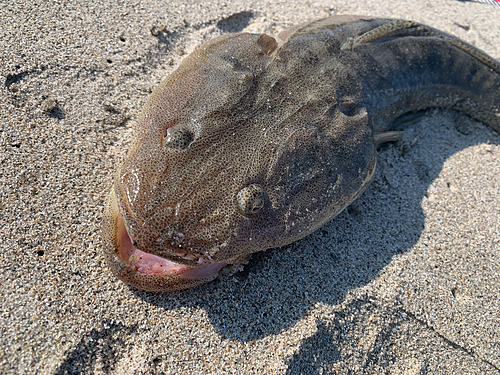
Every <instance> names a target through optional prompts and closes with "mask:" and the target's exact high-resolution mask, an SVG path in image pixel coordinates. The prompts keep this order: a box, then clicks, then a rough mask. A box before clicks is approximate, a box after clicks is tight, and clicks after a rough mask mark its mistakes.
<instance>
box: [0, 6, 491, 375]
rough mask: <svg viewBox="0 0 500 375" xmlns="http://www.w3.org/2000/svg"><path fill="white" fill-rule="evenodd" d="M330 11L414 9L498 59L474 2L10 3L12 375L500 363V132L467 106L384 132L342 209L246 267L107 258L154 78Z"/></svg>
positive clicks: (0, 52) (1, 149)
mask: <svg viewBox="0 0 500 375" xmlns="http://www.w3.org/2000/svg"><path fill="white" fill-rule="evenodd" d="M333 14H364V15H369V16H373V17H379V18H380V17H388V18H405V19H412V20H415V21H418V22H421V23H424V24H427V25H430V26H432V27H435V28H437V29H440V30H443V31H445V32H447V33H450V34H453V35H456V36H457V37H459V38H461V39H463V40H465V41H467V42H470V43H472V44H473V45H475V46H476V47H478V48H481V49H482V50H484V51H486V52H487V53H488V54H489V55H491V56H493V57H495V58H497V59H498V58H500V50H499V46H500V32H498V27H499V26H498V22H497V19H496V18H495V17H494V16H493V14H495V12H493V11H492V8H491V6H489V5H487V4H481V3H478V2H477V3H476V2H460V1H455V0H437V1H433V2H424V3H422V2H415V1H398V2H393V1H381V2H369V1H366V0H360V1H356V2H352V1H333V2H332V1H314V2H312V3H311V2H308V3H306V2H291V1H279V0H275V1H245V2H242V1H232V2H228V3H221V2H213V3H208V2H203V3H201V2H192V1H189V2H187V1H186V2H181V1H171V2H164V1H155V2H143V1H112V2H110V1H99V0H97V1H92V2H85V1H52V2H40V3H39V4H35V3H33V2H32V1H29V2H28V1H25V2H23V1H5V2H3V3H2V6H1V7H0V23H1V25H2V27H0V42H1V43H0V75H1V77H2V79H1V80H0V103H1V105H0V128H1V132H0V160H1V161H2V166H1V172H2V173H1V174H0V181H1V184H2V188H1V189H0V213H1V216H0V223H1V225H0V227H1V229H2V230H1V231H0V248H1V251H0V259H1V263H0V264H1V266H0V287H1V288H0V293H1V297H2V303H1V304H0V372H1V373H2V374H33V373H36V374H71V373H77V372H79V373H96V374H102V373H114V374H130V373H134V374H141V373H146V374H150V373H153V374H161V373H164V374H179V373H189V374H207V373H212V374H241V373H246V374H300V373H313V374H315V373H339V374H345V373H348V372H349V371H350V373H365V374H378V373H381V374H382V373H384V374H385V373H403V374H404V373H406V374H419V373H432V374H436V373H437V374H440V373H460V374H498V373H499V369H500V358H499V351H500V346H499V343H500V339H499V332H500V326H499V322H500V316H499V311H500V308H499V302H498V301H499V300H500V294H499V293H500V288H499V285H500V276H499V275H500V272H499V269H500V264H499V257H498V248H499V244H500V238H499V233H500V224H499V219H498V218H499V217H500V207H499V202H500V195H499V193H500V192H499V189H498V186H500V180H499V174H498V173H497V171H498V170H500V164H499V163H500V162H499V161H500V150H499V144H500V137H499V136H498V135H497V134H496V133H495V132H494V131H493V130H491V129H490V128H488V127H486V126H484V125H483V124H481V123H478V122H476V121H473V120H471V119H469V118H468V117H465V116H461V115H457V114H456V113H453V112H447V111H431V112H430V113H427V114H426V115H425V116H424V117H423V118H422V119H421V120H420V121H418V122H417V123H416V124H415V125H414V126H412V127H411V128H410V129H409V130H408V131H407V132H406V133H405V136H404V138H403V140H402V141H400V142H399V143H397V144H395V145H390V146H384V148H383V149H382V150H381V152H380V153H379V164H378V171H377V172H376V175H375V179H374V182H373V184H372V185H371V187H370V188H369V189H368V190H367V191H366V192H365V194H363V196H362V197H361V198H360V199H359V200H358V201H357V202H356V203H354V205H353V206H351V207H350V208H349V209H348V210H346V211H344V212H343V213H342V214H341V216H340V217H339V218H338V219H336V220H334V221H332V222H331V223H329V224H327V225H325V226H324V227H323V228H321V229H320V230H319V231H317V232H315V233H313V234H311V235H309V236H308V237H306V238H305V239H303V240H301V241H298V242H297V243H295V244H292V245H290V246H286V247H284V248H282V249H276V250H273V251H271V252H263V253H258V254H255V255H254V256H253V258H252V262H251V263H250V264H248V265H247V266H245V269H244V271H243V272H239V273H236V274H234V275H232V276H223V277H222V278H220V279H218V280H215V281H214V282H212V283H209V284H207V285H204V286H201V287H199V288H196V289H192V290H187V291H182V292H172V293H146V292H138V291H136V290H133V289H131V288H128V287H127V286H125V284H123V283H120V282H117V281H116V279H115V278H114V277H113V276H112V275H110V273H109V272H108V270H107V268H106V265H105V262H104V261H103V260H102V258H101V255H100V253H101V237H100V223H101V219H102V217H101V214H102V212H103V209H104V203H105V199H106V197H107V194H108V192H109V189H110V187H111V185H110V180H109V178H110V176H112V175H113V173H114V172H115V171H116V166H117V165H118V164H119V162H120V160H122V158H123V157H124V155H125V151H126V149H127V148H128V146H129V144H128V142H129V141H130V140H131V139H132V136H133V131H132V125H133V124H134V122H135V121H136V120H137V114H138V113H139V111H140V110H141V108H142V107H143V105H144V103H145V101H146V99H147V97H148V95H149V94H150V93H151V89H152V88H154V87H156V86H157V85H158V84H159V82H160V81H161V79H162V78H163V77H165V76H166V75H167V74H168V73H170V72H172V71H173V70H174V69H175V68H176V67H177V66H178V64H179V63H180V61H181V60H182V59H183V58H185V57H186V55H187V54H189V53H190V52H191V51H192V50H193V49H194V48H195V47H197V46H199V45H200V44H201V43H202V42H203V41H204V40H208V39H211V38H213V37H214V36H216V35H218V34H220V33H222V32H237V31H242V30H243V31H246V32H254V33H264V32H265V33H268V34H270V35H277V34H278V33H279V32H280V31H282V30H284V29H286V28H287V27H289V26H292V25H296V24H299V23H301V22H304V21H307V20H311V19H317V18H322V17H327V16H329V15H333ZM303 254H309V256H308V257H307V258H305V257H304V256H303Z"/></svg>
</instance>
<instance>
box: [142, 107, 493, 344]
mask: <svg viewBox="0 0 500 375" xmlns="http://www.w3.org/2000/svg"><path fill="white" fill-rule="evenodd" d="M454 124H455V125H454ZM488 142H489V143H491V144H495V145H498V144H499V143H500V137H498V134H496V133H495V131H493V130H492V129H490V128H488V127H487V126H486V125H483V124H481V123H479V122H477V121H474V120H472V119H470V118H469V117H467V116H465V115H461V114H458V113H456V112H453V111H432V110H431V111H429V112H427V113H426V115H425V116H424V117H423V118H422V119H421V120H420V121H419V122H418V123H416V124H414V125H412V126H410V127H409V128H408V129H406V133H405V136H404V137H403V139H402V140H400V141H398V142H397V143H395V144H390V145H383V146H382V149H381V150H379V164H378V170H377V172H376V176H375V180H374V182H373V183H372V185H371V186H370V187H369V188H368V190H367V191H366V192H365V193H364V194H363V195H362V196H361V197H360V198H359V199H358V200H357V201H356V202H354V203H353V205H351V206H350V207H349V208H348V209H347V210H345V211H344V212H343V213H341V214H340V215H339V216H338V217H337V218H336V219H334V220H332V221H330V222H329V223H327V224H326V225H324V226H323V227H322V228H321V229H319V230H318V231H316V232H315V233H313V234H311V235H309V236H307V237H306V238H304V239H302V240H300V241H297V242H295V243H293V244H291V245H288V246H285V247H283V248H281V249H273V250H269V251H266V252H261V253H257V254H254V255H253V256H252V258H251V260H250V262H249V263H248V265H246V266H245V267H244V270H243V271H241V272H238V273H236V274H234V275H229V276H222V277H219V278H218V279H217V280H215V281H213V282H211V283H208V284H206V285H203V286H201V287H198V288H195V289H192V290H186V291H180V292H171V293H146V292H141V291H137V290H135V289H134V293H135V294H136V296H137V297H138V298H141V299H143V300H145V301H147V302H148V303H151V304H154V305H156V306H158V307H161V308H163V309H165V310H170V309H176V308H178V307H181V306H182V307H194V308H202V309H205V310H206V311H207V313H208V316H209V319H210V320H211V323H212V324H213V327H214V328H215V329H216V330H217V331H218V332H219V334H220V335H221V336H222V337H223V338H226V339H230V340H235V341H239V342H250V341H254V340H258V339H261V338H264V337H267V336H270V335H276V334H279V333H281V332H283V331H285V330H287V329H288V328H290V327H292V326H294V325H295V324H296V323H297V322H298V321H299V320H301V319H303V318H304V316H307V315H308V312H309V311H310V310H311V309H313V308H314V305H315V304H317V303H323V304H329V305H335V304H339V303H341V302H342V301H343V300H344V298H345V296H346V294H347V293H348V292H349V291H350V290H353V289H356V288H359V287H362V286H364V285H366V284H367V283H369V282H370V281H371V280H373V279H374V278H376V277H377V275H378V274H379V273H380V272H381V271H382V270H383V268H384V267H385V266H386V265H387V264H389V263H390V262H391V260H392V259H393V258H394V257H395V256H397V255H398V254H402V253H404V252H407V251H408V250H409V249H411V248H412V247H413V246H414V245H415V243H416V242H417V241H418V240H419V238H420V236H421V234H422V231H423V229H424V223H425V215H424V213H423V211H422V207H421V201H422V199H423V198H424V196H426V195H427V194H428V190H429V188H430V185H431V184H432V183H433V181H434V180H435V179H436V177H437V176H438V175H439V173H440V172H441V170H442V167H443V163H444V161H445V160H446V159H447V158H449V157H450V156H452V155H453V154H455V153H457V152H459V151H461V150H462V149H464V148H467V147H470V146H474V145H477V144H481V143H488ZM431 189H432V188H431Z"/></svg>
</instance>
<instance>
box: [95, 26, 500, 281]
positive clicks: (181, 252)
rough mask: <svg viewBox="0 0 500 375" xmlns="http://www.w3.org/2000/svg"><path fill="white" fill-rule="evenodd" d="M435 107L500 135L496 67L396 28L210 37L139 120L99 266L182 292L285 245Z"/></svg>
mask: <svg viewBox="0 0 500 375" xmlns="http://www.w3.org/2000/svg"><path fill="white" fill-rule="evenodd" d="M428 107H440V108H451V109H456V110H459V111H462V112H465V113H466V114H468V115H470V116H472V117H474V118H476V119H479V120H481V121H483V122H485V123H487V124H489V125H491V126H492V127H493V128H494V129H495V130H497V131H499V132H500V64H499V63H498V62H497V61H496V60H494V59H493V58H491V57H489V56H488V55H486V54H485V53H484V52H482V51H480V50H478V49H476V48H474V47H472V46H471V45H469V44H467V43H465V42H463V41H461V40H460V39H457V38H455V37H453V36H451V35H448V34H445V33H443V32H441V31H439V30H436V29H433V28H431V27H428V26H425V25H421V24H418V23H415V22H412V21H405V20H390V19H373V18H368V17H356V16H336V17H330V18H326V19H322V20H317V21H312V22H309V23H306V24H303V25H299V26H296V27H293V28H291V29H288V30H285V31H284V32H283V33H281V34H280V35H278V36H277V37H276V38H273V37H271V36H268V35H266V34H248V33H237V34H226V35H222V36H220V37H217V38H214V39H212V40H211V41H208V42H206V43H205V44H203V45H202V46H201V47H199V48H198V49H197V50H195V51H194V52H193V53H192V54H191V55H189V56H188V57H187V58H186V59H185V60H184V61H183V62H182V63H181V65H180V66H179V68H178V69H177V70H176V71H174V72H173V73H172V74H171V75H170V76H168V77H167V78H166V79H165V80H164V81H162V83H161V84H160V85H159V86H158V88H156V89H155V91H154V92H153V93H152V95H151V97H150V98H149V100H148V101H147V103H146V105H145V107H144V109H143V111H142V114H141V116H140V118H139V120H138V122H137V125H136V129H135V139H134V141H133V143H132V145H131V147H130V149H129V151H128V154H127V156H126V158H125V160H124V161H123V162H122V164H121V165H120V166H119V168H118V170H117V172H116V175H115V178H114V184H113V187H112V189H111V192H110V195H109V199H108V203H107V206H106V209H105V214H104V220H103V248H104V255H105V258H106V260H107V263H108V265H109V266H110V268H111V270H112V271H113V273H114V274H115V275H117V277H118V278H120V279H121V280H123V281H125V282H127V283H129V284H131V285H133V286H135V287H137V288H139V289H144V290H150V291H167V290H178V289H184V288H189V287H193V286H196V285H199V284H202V283H205V282H208V281H210V280H212V279H214V278H215V277H216V276H217V275H218V273H219V271H220V270H221V269H223V268H228V267H233V269H236V268H237V267H238V265H240V264H242V263H244V262H246V261H247V260H248V258H249V256H250V255H251V254H252V253H254V252H257V251H262V250H266V249H269V248H273V247H278V246H283V245H286V244H289V243H292V242H294V241H296V240H298V239H300V238H302V237H304V236H306V235H308V234H309V233H312V232H313V231H315V230H316V229H318V228H320V227H321V226H322V225H323V224H324V223H325V222H327V221H329V220H331V219H332V218H334V217H335V216H337V215H338V214H339V213H340V212H341V211H342V210H343V209H344V208H346V207H347V206H348V205H349V204H350V203H351V202H352V201H353V200H355V199H356V198H358V197H359V196H360V195H361V194H362V192H363V191H364V190H365V189H366V188H367V186H368V185H369V183H370V182H371V180H372V177H373V174H374V172H375V167H376V145H377V143H378V142H380V139H382V140H383V139H384V134H387V132H389V131H392V130H395V129H393V128H391V126H393V124H394V123H395V120H396V119H397V118H399V117H400V116H402V115H404V114H405V113H408V112H413V111H418V110H421V109H425V108H428Z"/></svg>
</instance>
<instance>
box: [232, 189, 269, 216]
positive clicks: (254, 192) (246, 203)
mask: <svg viewBox="0 0 500 375" xmlns="http://www.w3.org/2000/svg"><path fill="white" fill-rule="evenodd" d="M236 200H237V201H238V208H239V209H240V212H241V213H242V214H243V215H245V216H246V217H254V216H256V215H258V214H259V213H261V212H262V210H263V209H264V206H265V201H266V193H265V192H264V190H263V189H262V188H261V187H260V186H259V185H255V184H252V185H248V186H247V187H245V188H243V189H241V190H240V191H239V193H238V194H237V195H236Z"/></svg>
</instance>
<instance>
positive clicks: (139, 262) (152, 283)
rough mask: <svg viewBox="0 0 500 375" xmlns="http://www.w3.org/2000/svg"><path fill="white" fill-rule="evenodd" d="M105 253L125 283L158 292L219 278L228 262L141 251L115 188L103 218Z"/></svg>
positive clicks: (113, 270)
mask: <svg viewBox="0 0 500 375" xmlns="http://www.w3.org/2000/svg"><path fill="white" fill-rule="evenodd" d="M103 248H104V255H105V258H106V261H107V263H108V266H109V267H110V269H111V271H112V272H113V273H114V274H115V276H117V277H118V278H119V279H120V280H122V281H123V282H125V283H127V284H129V285H132V286H134V287H136V288H138V289H142V290H146V291H154V292H163V291H173V290H182V289H187V288H192V287H195V286H197V285H200V284H204V283H207V282H209V281H211V280H213V279H215V278H216V277H217V276H218V274H219V271H220V270H221V269H222V268H224V267H226V266H228V263H223V262H209V261H208V260H207V259H206V258H205V257H203V256H198V261H197V262H196V263H195V265H192V266H190V265H185V264H181V263H176V262H173V261H172V260H168V259H165V258H162V257H160V256H157V255H154V254H151V253H148V252H147V251H144V250H140V249H138V248H136V247H135V246H134V242H133V240H132V238H131V236H130V235H129V233H128V232H127V228H126V225H125V221H124V219H123V217H122V215H121V214H120V212H119V209H118V199H117V196H116V192H115V189H114V188H112V189H111V192H110V194H109V197H108V202H107V205H106V210H105V212H104V220H103Z"/></svg>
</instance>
